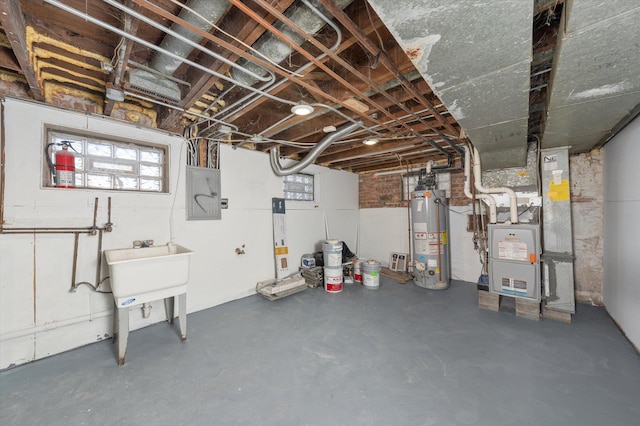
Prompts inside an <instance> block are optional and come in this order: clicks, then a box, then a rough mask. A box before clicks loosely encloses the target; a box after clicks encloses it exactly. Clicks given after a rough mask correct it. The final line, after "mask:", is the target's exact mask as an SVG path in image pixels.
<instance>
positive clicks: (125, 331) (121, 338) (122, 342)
mask: <svg viewBox="0 0 640 426" xmlns="http://www.w3.org/2000/svg"><path fill="white" fill-rule="evenodd" d="M117 311H118V365H124V356H125V354H126V353H127V341H128V340H129V308H128V307H124V308H118V309H117Z"/></svg>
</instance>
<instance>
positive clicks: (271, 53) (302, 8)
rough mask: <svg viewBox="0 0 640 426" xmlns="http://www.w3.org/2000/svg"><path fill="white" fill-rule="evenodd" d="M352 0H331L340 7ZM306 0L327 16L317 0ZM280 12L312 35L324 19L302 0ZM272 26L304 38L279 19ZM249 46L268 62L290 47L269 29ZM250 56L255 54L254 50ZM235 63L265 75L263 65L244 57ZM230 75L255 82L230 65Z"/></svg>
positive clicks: (288, 51) (281, 56)
mask: <svg viewBox="0 0 640 426" xmlns="http://www.w3.org/2000/svg"><path fill="white" fill-rule="evenodd" d="M352 2H353V0H335V4H336V6H338V7H339V8H340V9H344V8H345V7H347V6H349V5H350V4H351V3H352ZM309 3H310V4H312V5H313V6H314V7H315V8H317V9H319V10H320V12H321V13H323V14H325V15H326V16H331V15H330V14H329V13H328V12H327V11H326V10H325V9H324V8H323V7H322V6H321V5H320V3H319V2H318V0H311V1H310V2H309ZM284 16H286V17H287V18H288V19H290V20H291V21H293V22H294V23H295V24H296V25H297V26H299V27H300V28H302V29H303V30H304V31H305V32H306V33H307V34H309V35H310V36H315V35H316V34H317V33H318V31H320V30H321V29H322V27H324V26H325V22H324V21H323V20H322V18H321V17H320V16H318V15H317V14H316V13H315V12H314V11H313V10H311V8H309V7H308V6H306V5H305V4H303V2H302V1H298V2H296V3H294V4H293V5H291V7H289V8H288V9H287V11H286V12H285V14H284ZM274 27H275V28H276V29H277V30H278V31H280V32H281V33H283V34H284V35H285V36H287V38H289V39H290V40H291V41H292V42H293V43H295V44H297V45H301V44H302V43H304V41H305V38H304V37H302V36H301V35H299V34H298V33H296V32H295V31H293V30H292V29H291V28H289V27H288V26H287V25H285V24H284V23H282V22H277V23H276V24H275V25H274ZM252 47H253V49H254V50H256V51H258V52H260V54H262V55H264V56H265V57H267V58H269V59H270V60H271V61H272V62H274V63H278V64H279V63H280V62H282V61H284V60H285V59H287V58H288V57H289V55H291V53H292V51H293V49H292V47H291V46H289V44H287V43H286V42H284V41H282V40H280V39H279V38H278V37H277V36H275V35H274V34H272V33H270V32H266V33H265V34H263V35H262V36H261V37H260V38H259V39H258V40H257V41H256V42H255V43H254V45H253V46H252ZM254 56H256V55H255V53H254ZM256 57H257V56H256ZM238 65H240V66H242V67H243V68H246V69H247V70H249V71H252V72H254V73H256V74H258V75H266V73H265V70H264V68H261V67H259V66H258V65H256V64H254V63H253V62H250V61H248V60H246V59H241V60H240V61H238ZM231 76H232V77H233V79H234V80H238V81H239V82H241V83H244V84H246V85H248V86H253V85H254V84H255V83H256V82H257V80H256V79H254V78H253V77H251V76H250V75H248V74H246V73H244V72H242V71H240V70H238V69H234V70H233V71H232V72H231Z"/></svg>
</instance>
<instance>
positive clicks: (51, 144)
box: [43, 127, 169, 193]
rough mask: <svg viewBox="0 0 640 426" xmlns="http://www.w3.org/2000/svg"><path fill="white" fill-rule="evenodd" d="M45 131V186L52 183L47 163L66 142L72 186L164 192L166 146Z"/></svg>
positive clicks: (167, 149)
mask: <svg viewBox="0 0 640 426" xmlns="http://www.w3.org/2000/svg"><path fill="white" fill-rule="evenodd" d="M45 133H46V138H45V146H44V150H45V152H46V155H45V161H44V164H43V167H44V169H43V185H44V186H46V187H55V186H56V182H55V178H54V173H53V171H52V170H51V166H50V164H53V165H54V168H55V163H56V154H57V153H59V152H61V151H62V150H63V147H64V145H69V146H70V148H69V149H68V151H69V152H71V153H72V154H73V155H74V156H75V187H76V188H86V189H104V190H118V191H138V192H160V193H166V192H168V184H167V165H168V151H169V148H168V146H165V145H155V144H151V143H144V142H140V141H133V140H126V139H120V138H113V137H108V136H104V135H99V134H93V133H80V132H77V131H67V130H64V129H58V128H52V127H47V128H45ZM58 164H59V161H58Z"/></svg>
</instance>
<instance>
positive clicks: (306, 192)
mask: <svg viewBox="0 0 640 426" xmlns="http://www.w3.org/2000/svg"><path fill="white" fill-rule="evenodd" d="M282 191H283V195H284V199H286V200H296V201H313V200H314V187H313V175H307V174H303V173H294V174H291V175H288V176H283V177H282Z"/></svg>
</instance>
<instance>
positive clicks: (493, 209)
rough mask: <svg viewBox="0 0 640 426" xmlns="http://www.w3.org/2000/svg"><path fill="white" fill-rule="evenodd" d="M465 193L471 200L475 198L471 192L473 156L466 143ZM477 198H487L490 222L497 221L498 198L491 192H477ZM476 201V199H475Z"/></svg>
mask: <svg viewBox="0 0 640 426" xmlns="http://www.w3.org/2000/svg"><path fill="white" fill-rule="evenodd" d="M464 195H466V196H467V197H468V198H471V200H474V195H473V194H472V193H471V156H470V155H469V148H467V146H466V145H464ZM475 198H481V199H483V200H487V202H488V203H489V223H496V222H497V213H496V199H495V198H493V196H492V195H490V194H482V193H480V194H475ZM473 202H474V203H475V201H473Z"/></svg>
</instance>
